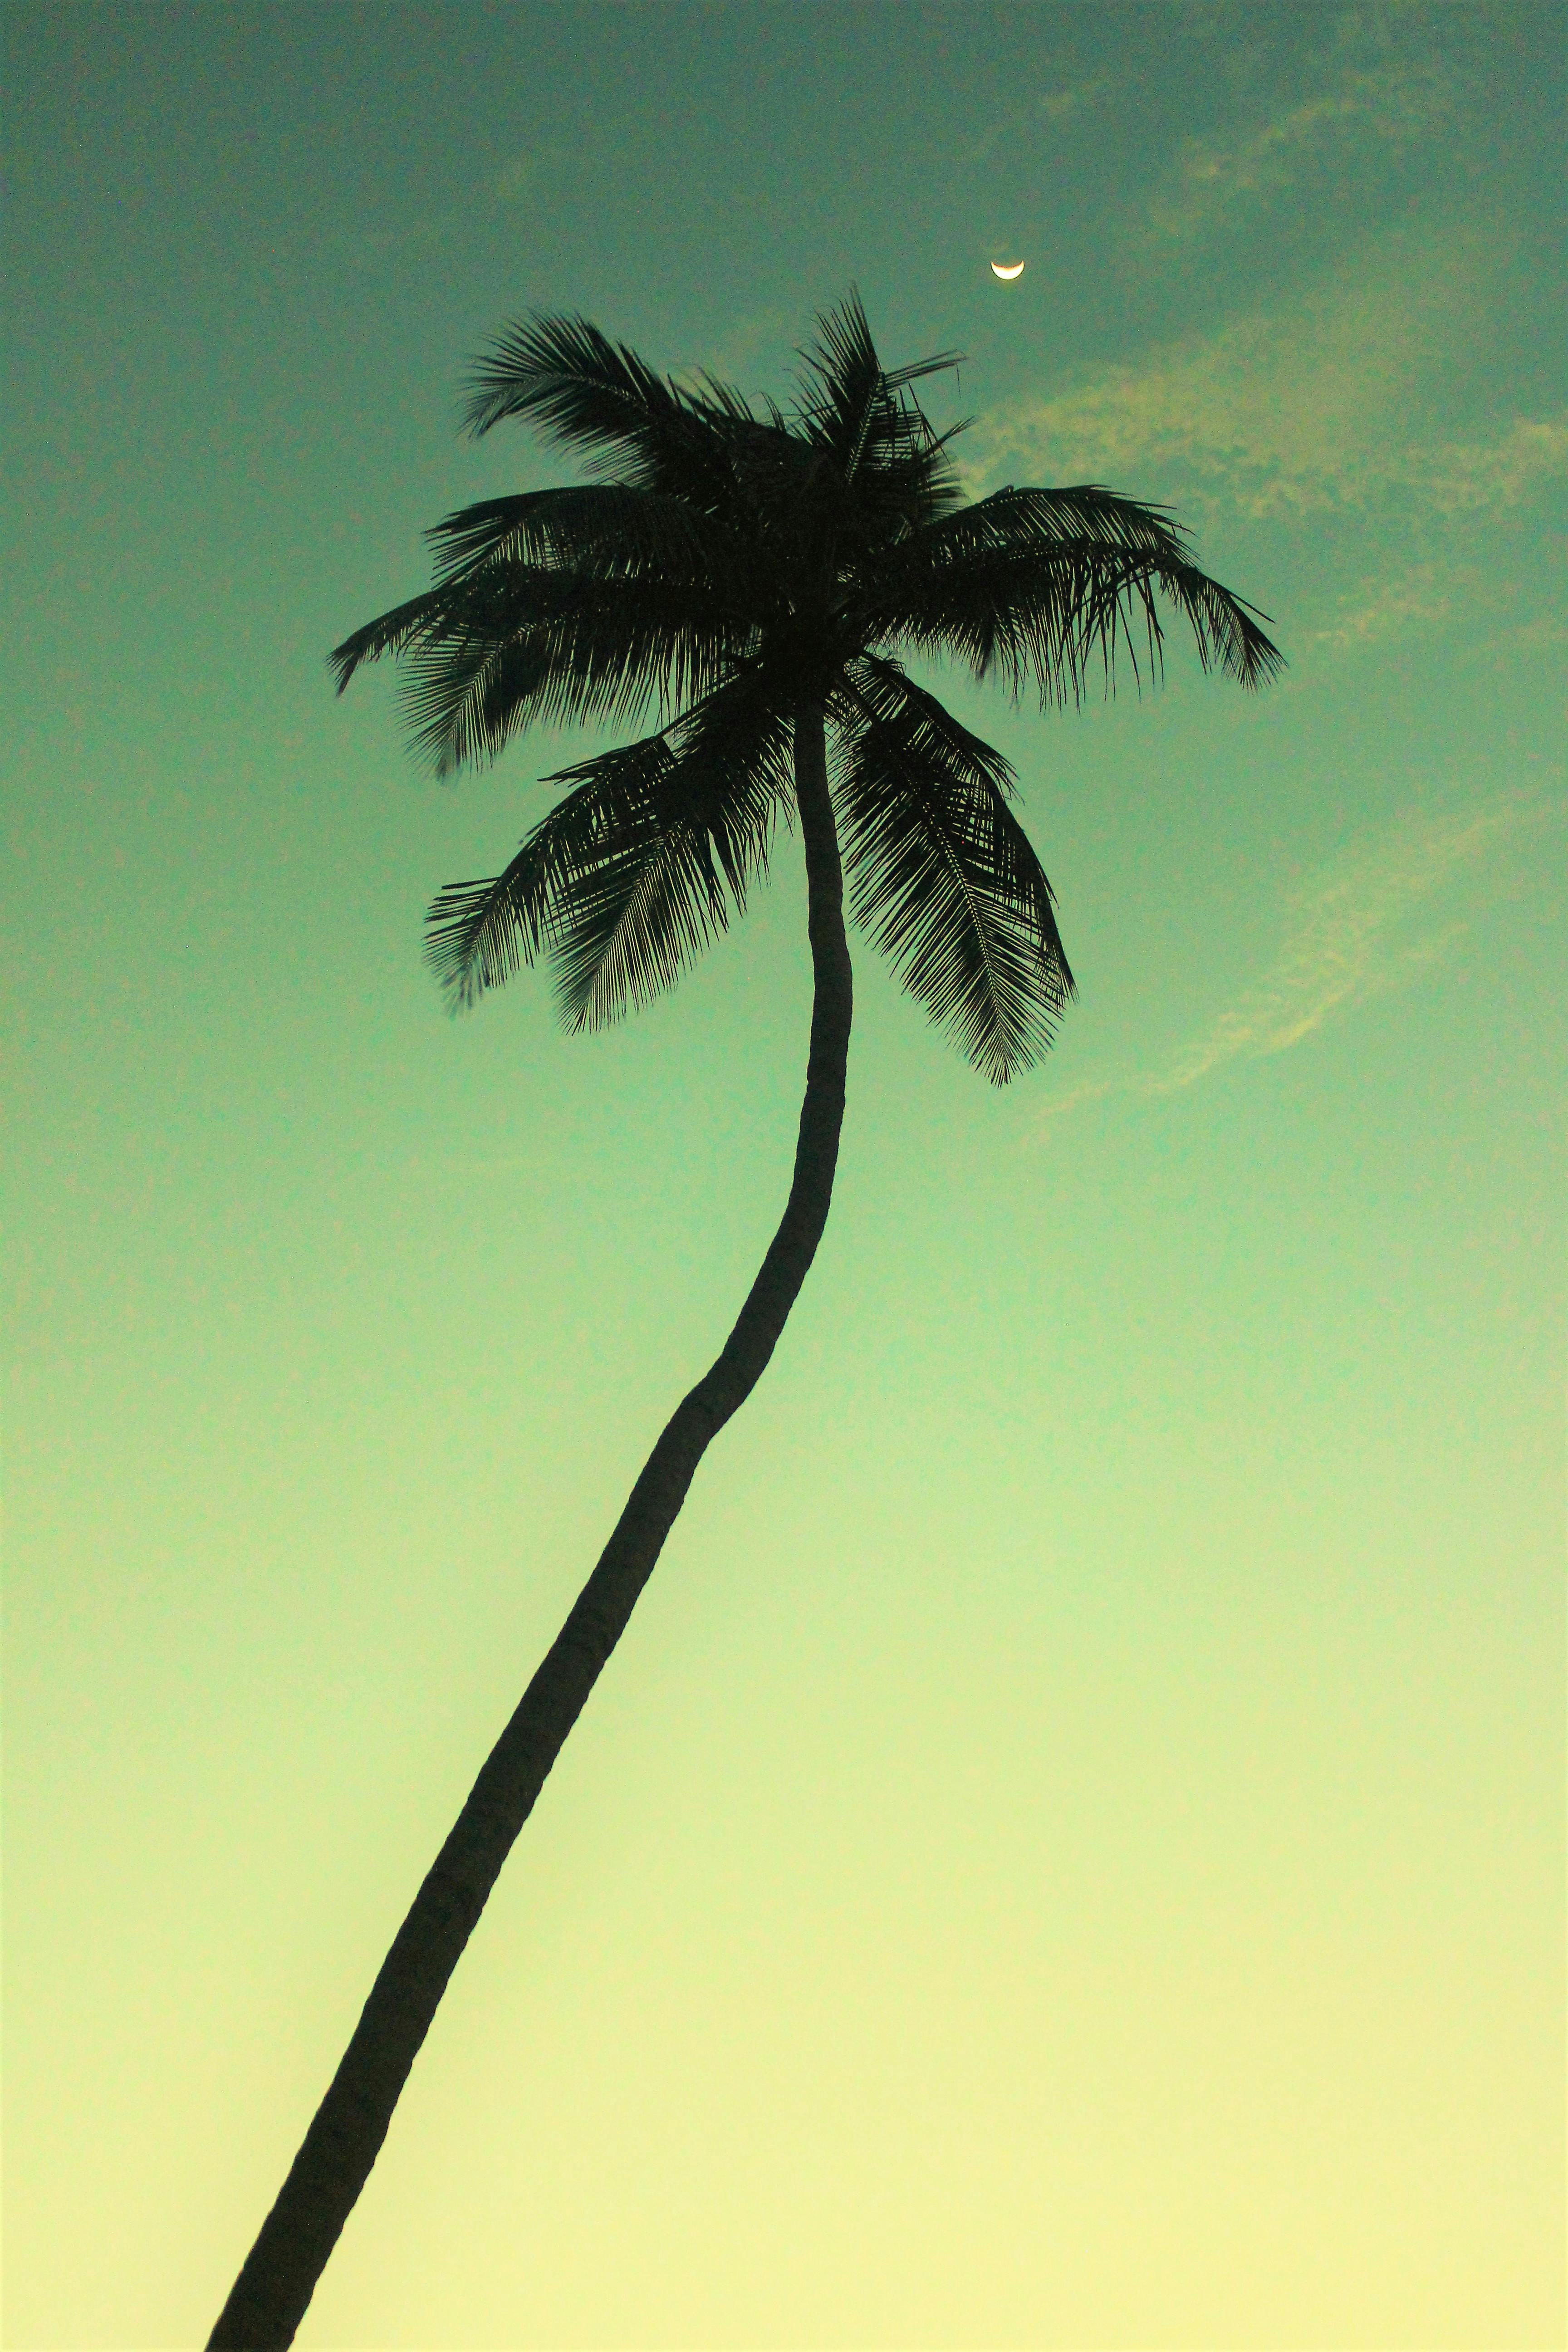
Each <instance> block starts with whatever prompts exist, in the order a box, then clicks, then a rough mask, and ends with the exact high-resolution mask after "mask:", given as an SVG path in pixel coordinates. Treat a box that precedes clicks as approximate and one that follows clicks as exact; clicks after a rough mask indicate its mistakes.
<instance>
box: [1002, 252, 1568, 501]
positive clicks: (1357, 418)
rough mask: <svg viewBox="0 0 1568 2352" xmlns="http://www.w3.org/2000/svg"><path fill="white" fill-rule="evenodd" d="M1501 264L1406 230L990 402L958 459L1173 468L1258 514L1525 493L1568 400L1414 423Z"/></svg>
mask: <svg viewBox="0 0 1568 2352" xmlns="http://www.w3.org/2000/svg"><path fill="white" fill-rule="evenodd" d="M1496 267H1497V254H1496V250H1495V247H1494V246H1493V244H1492V242H1491V240H1490V238H1489V235H1488V234H1487V232H1486V231H1484V230H1481V229H1476V228H1471V229H1469V230H1468V231H1464V230H1459V229H1456V228H1454V227H1453V226H1447V227H1445V228H1444V229H1443V230H1441V231H1437V230H1427V231H1426V232H1425V233H1421V232H1417V231H1412V230H1408V229H1405V230H1401V231H1399V232H1397V233H1394V234H1392V235H1389V236H1384V237H1383V238H1382V239H1380V240H1378V241H1376V242H1374V243H1373V245H1372V246H1371V247H1368V248H1367V249H1365V250H1364V251H1363V252H1360V253H1358V254H1356V255H1355V256H1354V257H1352V258H1351V259H1350V260H1348V261H1347V262H1345V263H1343V264H1342V265H1340V266H1339V267H1338V268H1334V269H1332V270H1331V271H1328V272H1325V273H1324V274H1323V275H1322V276H1321V277H1320V278H1318V279H1317V280H1316V281H1315V282H1314V283H1312V284H1310V285H1309V286H1308V287H1307V288H1306V289H1303V291H1302V292H1301V293H1300V295H1299V296H1298V297H1296V299H1293V300H1292V301H1289V302H1287V303H1284V304H1281V305H1279V306H1277V307H1274V308H1272V309H1268V310H1258V311H1256V312H1254V313H1252V314H1251V315H1250V316H1247V317H1244V318H1241V319H1237V320H1231V321H1230V322H1229V323H1228V324H1227V325H1226V326H1225V327H1223V328H1221V329H1220V330H1219V331H1217V332H1215V333H1214V334H1212V335H1209V336H1207V337H1189V338H1186V339H1184V340H1182V341H1177V342H1173V343H1169V344H1166V345H1164V346H1163V347H1162V348H1159V349H1156V350H1155V351H1153V352H1150V353H1149V354H1148V355H1147V356H1146V357H1144V358H1143V359H1142V360H1141V361H1138V362H1131V363H1121V364H1116V365H1112V366H1110V367H1106V368H1102V369H1100V371H1099V372H1098V373H1095V374H1093V375H1091V376H1089V377H1088V378H1087V379H1086V380H1084V381H1082V382H1080V383H1078V384H1076V385H1072V386H1069V387H1068V388H1067V389H1064V390H1063V391H1061V392H1058V393H1057V394H1053V395H1051V396H1049V397H1041V396H1038V395H1033V394H1031V395H1027V396H1026V397H1023V398H1021V399H1017V400H1015V401H1012V402H1010V403H1006V404H1002V405H1001V406H999V407H997V408H994V409H993V410H991V411H990V412H989V413H988V414H986V415H984V416H982V417H981V418H979V419H978V420H977V422H976V425H975V426H974V429H973V435H972V436H971V446H970V447H969V448H968V449H967V450H966V451H965V456H966V457H967V458H968V460H969V463H970V465H971V467H973V469H974V478H975V479H976V480H977V481H985V482H995V481H1000V480H1004V479H1009V478H1011V479H1034V480H1042V479H1043V480H1047V481H1051V480H1055V481H1085V480H1100V481H1106V480H1109V481H1113V482H1115V483H1116V484H1117V485H1118V487H1120V488H1128V489H1131V490H1138V489H1139V488H1142V487H1144V486H1146V485H1147V484H1149V483H1150V482H1151V480H1152V479H1157V480H1159V482H1160V483H1161V485H1162V489H1163V488H1164V486H1165V485H1166V484H1168V483H1170V481H1171V479H1172V476H1173V469H1177V468H1179V469H1180V473H1181V475H1182V477H1184V486H1183V494H1184V496H1185V497H1187V498H1193V497H1195V498H1197V499H1200V500H1207V501H1211V502H1219V501H1223V502H1225V503H1227V504H1229V505H1231V506H1233V507H1239V508H1240V509H1241V510H1242V511H1243V512H1245V513H1248V514H1252V515H1264V514H1268V513H1271V512H1279V511H1281V510H1289V509H1299V510H1311V509H1323V508H1325V507H1331V506H1340V505H1346V504H1351V503H1355V502H1359V501H1364V500H1366V499H1370V498H1373V497H1374V496H1384V495H1386V494H1388V493H1391V492H1402V493H1405V494H1406V495H1408V496H1409V497H1411V498H1412V499H1415V500H1417V501H1418V502H1420V503H1421V504H1423V505H1425V506H1426V507H1427V508H1429V509H1434V510H1436V511H1438V512H1443V513H1455V512H1459V511H1474V510H1477V509H1486V508H1500V507H1505V506H1509V505H1514V504H1518V503H1520V502H1521V500H1523V499H1527V498H1529V497H1531V496H1532V495H1533V494H1534V493H1535V492H1536V491H1537V490H1538V489H1539V488H1541V486H1542V484H1543V483H1545V482H1546V481H1548V480H1549V479H1551V478H1554V477H1556V476H1559V475H1561V474H1563V472H1564V471H1565V470H1568V409H1564V410H1562V411H1559V412H1556V413H1553V414H1552V415H1546V416H1534V417H1532V416H1514V417H1511V418H1509V419H1507V420H1506V421H1502V422H1500V425H1499V426H1498V427H1497V429H1496V430H1495V432H1494V433H1493V434H1492V435H1491V436H1478V437H1477V438H1475V439H1473V440H1467V441H1463V442H1460V441H1455V440H1452V439H1448V438H1443V437H1439V436H1436V435H1434V436H1429V437H1426V438H1421V437H1415V436H1412V433H1411V429H1410V428H1411V424H1412V422H1413V420H1415V419H1416V418H1418V417H1419V415H1420V413H1421V409H1422V406H1423V404H1424V401H1425V397H1426V391H1427V387H1428V385H1429V384H1430V383H1431V382H1432V381H1433V380H1434V378H1435V377H1436V376H1437V375H1438V374H1440V372H1441V369H1442V367H1443V365H1444V363H1445V362H1449V361H1451V360H1452V359H1453V357H1454V356H1455V355H1456V353H1458V352H1461V351H1463V350H1464V349H1465V348H1466V347H1467V346H1468V345H1470V344H1472V343H1473V342H1474V341H1475V340H1476V339H1477V337H1478V336H1479V334H1480V333H1481V332H1482V331H1483V329H1482V327H1481V326H1480V324H1479V320H1482V319H1483V318H1484V315H1485V297H1486V292H1487V289H1488V288H1489V284H1491V283H1492V282H1495V277H1496ZM1166 494H1168V492H1167V493H1166Z"/></svg>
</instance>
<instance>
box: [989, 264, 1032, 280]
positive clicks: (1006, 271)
mask: <svg viewBox="0 0 1568 2352" xmlns="http://www.w3.org/2000/svg"><path fill="white" fill-rule="evenodd" d="M991 275H992V277H993V278H1006V279H1007V281H1008V283H1009V284H1011V282H1012V280H1013V279H1014V278H1022V276H1023V275H1024V265H1023V263H1022V262H1021V261H1009V262H1006V263H1003V262H1000V261H994V262H993V263H992V265H991Z"/></svg>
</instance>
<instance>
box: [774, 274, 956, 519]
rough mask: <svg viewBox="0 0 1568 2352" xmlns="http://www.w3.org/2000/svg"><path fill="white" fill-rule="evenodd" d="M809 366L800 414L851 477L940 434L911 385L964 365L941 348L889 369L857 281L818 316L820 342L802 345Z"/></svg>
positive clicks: (916, 448)
mask: <svg viewBox="0 0 1568 2352" xmlns="http://www.w3.org/2000/svg"><path fill="white" fill-rule="evenodd" d="M799 357H800V358H801V359H802V360H803V361H804V362H805V369H806V378H805V383H803V385H802V389H801V396H800V399H799V401H798V403H797V406H796V413H797V415H798V416H799V418H800V421H801V423H802V425H803V426H804V427H805V437H806V438H807V439H808V440H809V441H811V442H812V443H814V444H815V446H816V447H818V448H821V449H823V450H825V451H826V452H827V454H828V455H829V456H830V457H832V458H833V459H834V461H835V463H836V464H837V467H839V468H840V470H841V471H842V473H843V475H844V478H845V479H846V480H847V481H852V480H853V479H854V478H855V477H856V475H857V474H858V471H859V468H860V467H861V466H862V465H863V464H864V465H869V466H871V467H882V466H887V465H889V464H897V463H898V462H900V460H907V459H908V458H909V457H911V456H912V455H914V454H915V453H916V452H918V451H920V450H921V449H923V448H925V447H927V446H929V445H930V443H931V441H932V440H933V439H934V437H935V436H934V435H933V434H932V431H931V425H930V424H929V423H928V421H927V419H926V417H925V415H923V413H922V412H921V408H920V406H919V404H918V403H916V402H915V401H913V400H911V399H908V398H906V397H905V394H906V392H907V388H908V386H909V385H910V384H911V383H918V382H919V381H920V380H921V378H922V377H923V376H928V375H939V374H942V373H944V372H945V371H946V370H948V369H950V368H955V367H957V366H958V365H959V364H960V354H959V353H958V352H938V353H936V354H935V356H934V357H932V358H931V359H926V360H917V361H916V362H914V363H913V365H911V366H909V367H903V368H898V369H894V370H892V371H889V370H888V369H886V368H884V367H883V365H882V362H881V361H880V360H879V358H878V356H877V347H876V345H875V343H874V342H873V341H872V340H871V329H870V324H869V322H868V319H867V317H866V311H865V307H864V305H863V304H862V302H861V300H860V297H859V294H858V291H857V290H856V289H853V288H852V289H850V292H849V294H848V296H847V299H845V300H844V301H843V302H841V303H840V304H839V305H838V307H837V310H825V311H821V312H819V313H818V315H817V320H816V340H815V341H813V342H812V343H810V344H808V345H807V347H806V348H805V350H804V351H803V352H800V354H799Z"/></svg>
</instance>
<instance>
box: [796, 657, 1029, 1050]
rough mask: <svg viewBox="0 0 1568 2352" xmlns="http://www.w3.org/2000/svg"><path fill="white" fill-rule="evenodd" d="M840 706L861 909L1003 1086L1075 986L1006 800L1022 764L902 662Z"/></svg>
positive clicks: (937, 1017) (846, 805)
mask: <svg viewBox="0 0 1568 2352" xmlns="http://www.w3.org/2000/svg"><path fill="white" fill-rule="evenodd" d="M834 713H835V717H836V718H837V719H838V722H839V736H838V742H837V753H836V759H835V762H834V798H835V802H836V804H837V808H838V811H839V814H840V819H841V823H842V826H843V833H844V846H845V867H846V872H847V877H848V879H849V884H850V907H851V911H852V912H853V914H854V915H855V918H856V919H857V920H858V922H860V923H863V924H864V925H865V926H866V928H867V929H868V931H869V932H870V934H871V937H872V939H873V940H875V942H876V944H877V946H878V947H879V948H880V949H881V950H882V951H883V952H884V954H886V955H887V956H888V957H889V959H890V960H891V961H892V963H893V964H894V966H895V968H896V969H897V970H898V971H899V973H900V977H901V979H902V981H903V983H904V985H905V987H906V988H908V989H909V991H910V993H911V995H913V996H915V997H917V998H918V999H919V1000H920V1002H921V1003H922V1004H924V1006H925V1008H926V1010H927V1012H928V1013H930V1015H931V1019H932V1020H933V1021H937V1022H942V1023H946V1024H950V1025H951V1026H952V1028H953V1029H954V1030H955V1031H956V1032H957V1034H958V1037H959V1039H960V1041H961V1042H962V1044H963V1049H964V1051H965V1052H966V1053H967V1055H968V1056H969V1058H970V1060H971V1061H972V1062H973V1063H974V1064H975V1066H977V1067H978V1068H980V1069H982V1070H984V1072H985V1075H986V1076H988V1077H989V1078H990V1079H991V1080H992V1082H993V1083H994V1085H998V1086H1000V1085H1003V1084H1005V1081H1006V1080H1007V1079H1008V1078H1010V1077H1011V1076H1014V1074H1015V1073H1016V1071H1017V1070H1019V1069H1020V1068H1022V1067H1024V1066H1026V1064H1028V1063H1029V1062H1032V1061H1034V1060H1035V1059H1036V1058H1037V1056H1038V1055H1039V1054H1041V1053H1042V1052H1043V1051H1044V1050H1045V1048H1046V1047H1047V1045H1049V1043H1050V1040H1051V1036H1052V1034H1053V1024H1054V1023H1055V1020H1056V1018H1057V1016H1058V1014H1059V1013H1060V1012H1061V1011H1062V1008H1063V1006H1064V1005H1065V1003H1066V1002H1067V999H1068V997H1069V996H1070V995H1071V994H1072V992H1073V979H1072V973H1071V971H1070V970H1069V969H1068V961H1067V956H1066V953H1065V951H1064V950H1063V947H1062V943H1061V937H1060V934H1059V932H1058V929H1057V921H1056V914H1055V911H1054V908H1053V904H1052V898H1051V887H1050V884H1049V883H1048V882H1047V879H1046V876H1045V873H1044V871H1043V869H1042V867H1041V866H1040V862H1039V859H1038V858H1037V856H1036V855H1035V852H1034V848H1033V846H1032V845H1031V844H1030V842H1029V839H1028V836H1027V835H1026V833H1025V832H1024V829H1023V827H1022V826H1021V825H1020V824H1019V823H1018V821H1017V819H1016V816H1015V815H1014V814H1013V812H1012V810H1011V809H1010V808H1009V807H1008V805H1007V794H1008V791H1009V788H1010V784H1011V771H1010V769H1009V768H1008V766H1007V763H1006V761H1005V760H1004V759H1003V758H1002V757H1001V756H1000V754H999V753H998V752H996V751H993V750H992V749H991V747H990V745H989V744H987V743H984V742H982V741H981V740H980V738H979V737H978V736H976V735H972V734H971V733H970V732H969V730H967V729H966V728H964V727H962V726H960V724H959V722H958V721H957V720H956V719H954V718H953V717H952V714H951V713H950V712H948V711H946V710H944V709H943V708H942V704H941V703H940V702H939V701H938V700H937V698H936V697H935V696H934V695H931V694H928V693H927V692H925V690H924V689H923V688H921V687H918V686H916V685H915V683H914V681H913V680H912V679H911V678H910V677H906V676H905V674H904V672H903V671H902V669H900V667H899V666H898V664H897V663H896V662H890V661H886V660H883V659H880V658H879V657H878V656H872V655H868V656H864V657H863V658H862V659H861V660H859V661H858V662H856V663H854V664H853V665H852V666H851V667H850V668H849V669H848V670H847V673H846V676H845V680H844V688H843V691H842V693H841V695H840V696H839V697H837V698H836V700H835V704H834Z"/></svg>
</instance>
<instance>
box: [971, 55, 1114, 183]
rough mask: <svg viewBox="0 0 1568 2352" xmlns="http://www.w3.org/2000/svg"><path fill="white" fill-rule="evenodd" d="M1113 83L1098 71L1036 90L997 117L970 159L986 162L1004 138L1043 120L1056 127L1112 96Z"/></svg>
mask: <svg viewBox="0 0 1568 2352" xmlns="http://www.w3.org/2000/svg"><path fill="white" fill-rule="evenodd" d="M1114 86H1115V85H1114V84H1113V82H1112V80H1111V78H1110V75H1109V74H1095V75H1094V76H1092V78H1090V79H1087V80H1081V81H1074V82H1064V83H1063V85H1062V86H1061V88H1060V89H1046V90H1039V91H1037V92H1036V93H1035V94H1034V95H1033V96H1031V97H1029V98H1026V99H1025V100H1023V101H1022V102H1021V103H1020V104H1019V105H1017V106H1011V107H1009V108H1008V109H1007V111H1006V112H1005V114H1002V115H999V116H998V117H997V119H996V121H994V122H993V123H992V125H991V126H990V128H989V130H987V131H985V132H984V134H983V135H982V137H981V138H980V139H979V141H978V142H976V144H975V145H974V146H973V147H972V148H971V149H970V151H969V156H968V161H969V162H970V163H984V162H985V161H986V160H987V158H988V157H989V156H990V155H992V154H993V153H994V152H995V150H996V149H997V148H998V147H999V146H1001V144H1002V143H1003V142H1004V141H1005V140H1007V139H1013V138H1018V137H1026V136H1027V135H1028V133H1029V132H1030V131H1033V130H1037V128H1038V126H1039V125H1040V124H1041V123H1044V124H1046V125H1047V128H1049V129H1052V130H1055V129H1058V128H1059V127H1060V126H1061V125H1062V124H1063V123H1067V122H1071V121H1074V120H1075V119H1076V118H1077V117H1079V115H1084V114H1088V113H1089V112H1091V111H1092V110H1093V109H1094V108H1095V107H1097V106H1099V105H1100V101H1101V100H1103V99H1105V98H1107V97H1109V96H1110V91H1111V89H1113V88H1114Z"/></svg>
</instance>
